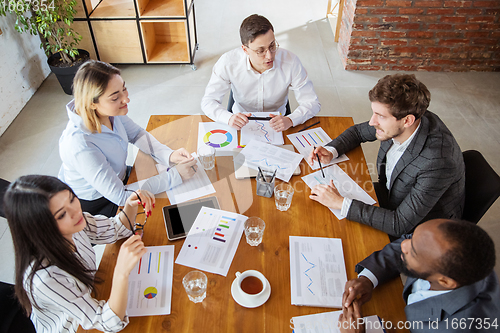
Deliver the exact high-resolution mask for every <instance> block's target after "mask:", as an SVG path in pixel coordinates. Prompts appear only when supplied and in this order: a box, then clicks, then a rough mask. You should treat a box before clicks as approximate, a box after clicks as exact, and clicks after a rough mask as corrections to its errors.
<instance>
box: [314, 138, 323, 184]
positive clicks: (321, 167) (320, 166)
mask: <svg viewBox="0 0 500 333" xmlns="http://www.w3.org/2000/svg"><path fill="white" fill-rule="evenodd" d="M314 150H316V146H313V151H314ZM316 158H317V159H318V163H319V168H320V169H321V174H322V175H323V178H325V172H324V171H323V166H322V165H321V162H320V160H319V156H318V153H316Z"/></svg>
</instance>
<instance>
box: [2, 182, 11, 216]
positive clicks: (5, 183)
mask: <svg viewBox="0 0 500 333" xmlns="http://www.w3.org/2000/svg"><path fill="white" fill-rule="evenodd" d="M9 185H10V182H8V181H6V180H5V179H2V178H0V216H1V217H4V218H5V213H4V212H3V196H4V194H5V191H7V187H9Z"/></svg>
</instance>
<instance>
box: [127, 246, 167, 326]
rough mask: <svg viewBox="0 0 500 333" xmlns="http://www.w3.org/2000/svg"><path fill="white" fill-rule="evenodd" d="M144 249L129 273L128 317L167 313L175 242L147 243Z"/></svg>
mask: <svg viewBox="0 0 500 333" xmlns="http://www.w3.org/2000/svg"><path fill="white" fill-rule="evenodd" d="M146 249H147V252H146V254H145V255H143V256H142V258H141V259H140V260H139V262H138V263H137V265H136V266H135V268H134V269H133V270H132V272H130V275H129V279H128V303H127V314H128V316H129V317H139V316H155V315H168V314H170V305H171V300H172V277H173V271H174V246H173V245H166V246H147V247H146Z"/></svg>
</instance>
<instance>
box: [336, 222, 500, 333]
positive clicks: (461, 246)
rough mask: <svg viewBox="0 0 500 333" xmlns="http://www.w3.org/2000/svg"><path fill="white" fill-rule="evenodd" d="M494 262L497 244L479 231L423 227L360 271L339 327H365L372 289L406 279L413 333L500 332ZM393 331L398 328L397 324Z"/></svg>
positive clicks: (466, 226)
mask: <svg viewBox="0 0 500 333" xmlns="http://www.w3.org/2000/svg"><path fill="white" fill-rule="evenodd" d="M495 261H496V258H495V246H494V243H493V240H492V239H491V238H490V237H489V236H488V234H487V233H486V232H485V231H484V230H483V229H481V228H480V227H478V226H477V225H475V224H473V223H470V222H466V221H460V220H445V219H436V220H431V221H428V222H424V223H422V224H421V225H419V226H418V227H417V228H416V229H415V232H414V233H413V235H406V236H403V237H401V238H400V239H398V240H397V241H394V242H392V243H389V244H387V245H386V246H385V247H384V248H383V249H382V250H381V251H377V252H374V253H373V254H372V255H370V256H369V257H368V258H366V259H364V260H363V261H361V262H360V263H359V264H358V265H356V272H357V273H359V275H358V278H357V279H353V280H350V281H348V282H347V283H346V285H345V291H344V295H343V298H342V306H343V310H344V313H343V315H342V317H341V318H340V319H339V321H340V322H341V324H344V323H346V324H347V323H350V322H353V323H357V322H360V323H361V321H362V320H361V319H360V318H362V314H361V311H360V310H359V309H360V306H361V305H362V304H363V303H365V302H367V301H369V300H370V298H371V296H372V291H373V289H374V288H375V287H376V286H377V285H380V284H383V283H385V282H386V281H389V280H391V279H394V278H396V277H399V274H400V273H404V274H405V275H407V276H408V278H407V280H406V284H405V287H404V290H403V298H404V300H405V302H406V304H407V306H406V307H405V313H406V320H407V322H406V323H405V324H406V325H407V326H406V328H410V331H411V332H413V333H414V332H498V331H499V327H500V319H499V317H500V286H499V282H498V277H497V275H496V274H495V272H494V271H493V268H494V266H495ZM376 297H384V295H382V294H378V295H376ZM346 324H344V325H343V326H344V327H348V326H349V325H346ZM389 325H393V328H395V327H396V325H397V323H391V324H389V323H386V327H388V326H389ZM358 328H359V329H361V327H358ZM341 331H344V332H349V330H341Z"/></svg>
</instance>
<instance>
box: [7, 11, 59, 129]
mask: <svg viewBox="0 0 500 333" xmlns="http://www.w3.org/2000/svg"><path fill="white" fill-rule="evenodd" d="M14 23H15V19H14V16H13V15H9V16H7V17H5V16H0V29H1V30H2V34H1V35H0V135H2V134H3V133H4V132H5V130H6V129H7V127H9V125H10V123H11V122H12V121H13V120H14V119H15V118H16V116H17V115H18V114H19V112H20V111H21V110H22V109H23V107H24V105H25V104H26V103H27V102H28V101H29V99H30V98H31V96H33V94H34V93H35V92H36V90H37V89H38V87H39V86H40V85H41V84H42V82H43V80H45V78H46V77H47V76H48V75H49V74H50V69H49V66H48V65H47V57H46V56H45V53H44V52H43V50H42V49H40V38H39V37H38V36H32V35H30V34H29V33H26V32H25V33H22V34H20V33H18V32H17V31H16V30H15V29H14Z"/></svg>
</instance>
